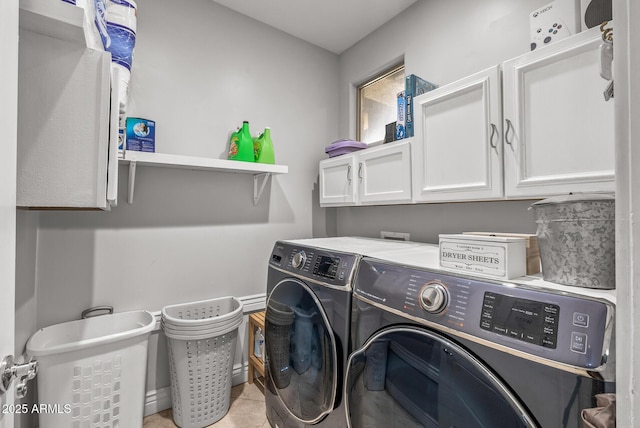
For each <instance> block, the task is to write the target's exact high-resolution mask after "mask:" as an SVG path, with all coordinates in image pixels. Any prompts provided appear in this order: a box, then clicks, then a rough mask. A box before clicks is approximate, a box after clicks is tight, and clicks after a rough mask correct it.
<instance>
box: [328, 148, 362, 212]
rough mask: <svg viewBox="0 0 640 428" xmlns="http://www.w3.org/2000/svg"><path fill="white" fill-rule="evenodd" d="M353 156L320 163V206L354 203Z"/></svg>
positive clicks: (339, 157) (344, 156)
mask: <svg viewBox="0 0 640 428" xmlns="http://www.w3.org/2000/svg"><path fill="white" fill-rule="evenodd" d="M355 180H356V179H355V159H354V155H342V156H338V157H335V158H331V159H325V160H322V161H320V177H319V181H320V206H322V207H328V206H348V205H355V203H356V193H355V192H356V187H355V186H356V185H357V183H356V181H355Z"/></svg>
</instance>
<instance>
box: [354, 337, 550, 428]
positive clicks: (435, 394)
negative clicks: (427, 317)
mask: <svg viewBox="0 0 640 428" xmlns="http://www.w3.org/2000/svg"><path fill="white" fill-rule="evenodd" d="M346 376H347V377H346V379H347V380H346V384H345V394H346V409H347V419H348V421H349V426H350V427H354V428H355V427H358V428H360V427H374V426H375V427H392V426H393V427H403V428H409V427H429V428H431V427H433V428H437V427H457V428H467V427H474V428H495V427H509V428H521V427H522V428H533V427H537V424H536V423H535V422H534V419H533V418H532V417H531V416H530V415H529V413H528V411H527V410H526V409H525V408H524V406H523V405H522V404H520V403H519V401H518V400H517V398H516V397H514V396H513V394H512V393H511V392H510V390H509V389H508V388H507V387H506V386H505V385H504V384H502V382H501V381H500V380H499V379H498V378H497V377H496V376H495V375H494V374H493V372H492V371H491V370H489V369H488V368H487V367H485V366H484V365H483V364H482V363H481V362H480V361H479V360H478V359H477V358H475V357H474V356H473V355H471V354H470V353H469V352H467V351H466V350H464V349H463V348H461V347H460V346H459V345H457V344H455V343H453V342H451V341H450V340H449V339H447V338H446V337H444V336H441V335H439V334H437V333H433V332H431V331H428V330H426V329H421V328H415V327H391V328H387V329H384V330H381V331H380V332H378V333H376V334H375V335H373V336H372V337H371V338H370V339H369V340H368V341H367V342H366V343H365V345H364V346H363V347H362V348H361V349H358V350H357V351H356V352H354V353H353V354H352V355H351V357H350V358H349V364H348V366H347V375H346ZM541 393H542V392H541Z"/></svg>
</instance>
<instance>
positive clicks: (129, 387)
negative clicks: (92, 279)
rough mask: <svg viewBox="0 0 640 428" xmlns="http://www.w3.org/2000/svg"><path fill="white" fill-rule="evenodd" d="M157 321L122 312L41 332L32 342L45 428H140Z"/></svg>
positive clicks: (29, 345)
mask: <svg viewBox="0 0 640 428" xmlns="http://www.w3.org/2000/svg"><path fill="white" fill-rule="evenodd" d="M155 322H156V320H155V317H154V316H153V315H151V314H150V313H149V312H146V311H134V312H122V313H117V314H112V315H104V316H99V317H92V318H87V319H82V320H78V321H71V322H66V323H62V324H56V325H53V326H50V327H46V328H42V329H40V330H38V331H37V332H36V333H34V334H33V336H31V338H30V339H29V341H28V342H27V354H28V356H29V357H30V358H33V359H35V360H37V362H38V376H37V378H36V380H37V385H38V403H39V406H41V407H42V408H44V406H47V411H45V412H40V413H39V421H40V426H41V427H44V428H84V427H98V426H99V427H113V428H125V427H140V426H142V420H143V417H144V399H145V387H146V385H145V381H146V375H147V346H148V339H149V333H150V332H151V330H152V329H153V327H154V326H155Z"/></svg>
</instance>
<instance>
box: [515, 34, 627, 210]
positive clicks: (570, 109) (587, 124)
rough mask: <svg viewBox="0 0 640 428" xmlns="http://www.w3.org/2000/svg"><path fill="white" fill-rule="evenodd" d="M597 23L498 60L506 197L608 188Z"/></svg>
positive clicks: (608, 137)
mask: <svg viewBox="0 0 640 428" xmlns="http://www.w3.org/2000/svg"><path fill="white" fill-rule="evenodd" d="M601 44H602V37H601V33H600V29H599V28H598V27H596V28H593V29H591V30H588V31H585V32H583V33H580V34H577V35H575V36H572V37H570V38H567V39H564V40H561V41H558V42H556V43H554V44H552V45H549V46H546V47H545V48H544V49H539V50H535V51H533V52H531V53H528V54H526V55H523V56H520V57H518V58H514V59H512V60H509V61H506V62H505V63H504V64H503V84H504V87H503V91H504V120H505V124H504V126H505V127H504V142H505V144H504V165H505V193H506V196H507V197H510V198H512V197H513V198H519V197H538V196H548V195H557V194H566V193H569V192H613V191H615V174H614V166H615V165H614V164H615V159H614V151H615V150H614V116H613V100H609V101H605V98H604V95H603V91H604V89H605V87H606V86H607V81H605V80H604V79H602V78H601V77H600V45H601Z"/></svg>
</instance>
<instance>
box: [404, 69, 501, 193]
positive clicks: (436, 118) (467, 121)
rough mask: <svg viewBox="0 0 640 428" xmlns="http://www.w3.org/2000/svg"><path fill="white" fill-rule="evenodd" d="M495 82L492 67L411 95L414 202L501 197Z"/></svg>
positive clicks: (496, 71)
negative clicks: (413, 115)
mask: <svg viewBox="0 0 640 428" xmlns="http://www.w3.org/2000/svg"><path fill="white" fill-rule="evenodd" d="M500 86H501V82H500V70H499V66H495V67H491V68H489V69H486V70H483V71H481V72H479V73H476V74H474V75H471V76H469V77H466V78H464V79H461V80H459V81H456V82H453V83H451V84H448V85H445V86H442V87H440V88H438V89H435V90H433V91H431V92H428V93H426V94H424V95H421V96H419V97H416V98H414V111H415V129H416V137H417V138H416V141H415V143H414V153H413V171H414V175H413V181H414V194H413V198H414V200H415V201H416V202H437V201H462V200H481V199H497V198H501V197H502V196H503V185H502V171H503V169H502V150H503V149H502V127H501V123H502V111H501V110H502V109H501V102H502V100H501V90H500V89H501V88H500Z"/></svg>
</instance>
